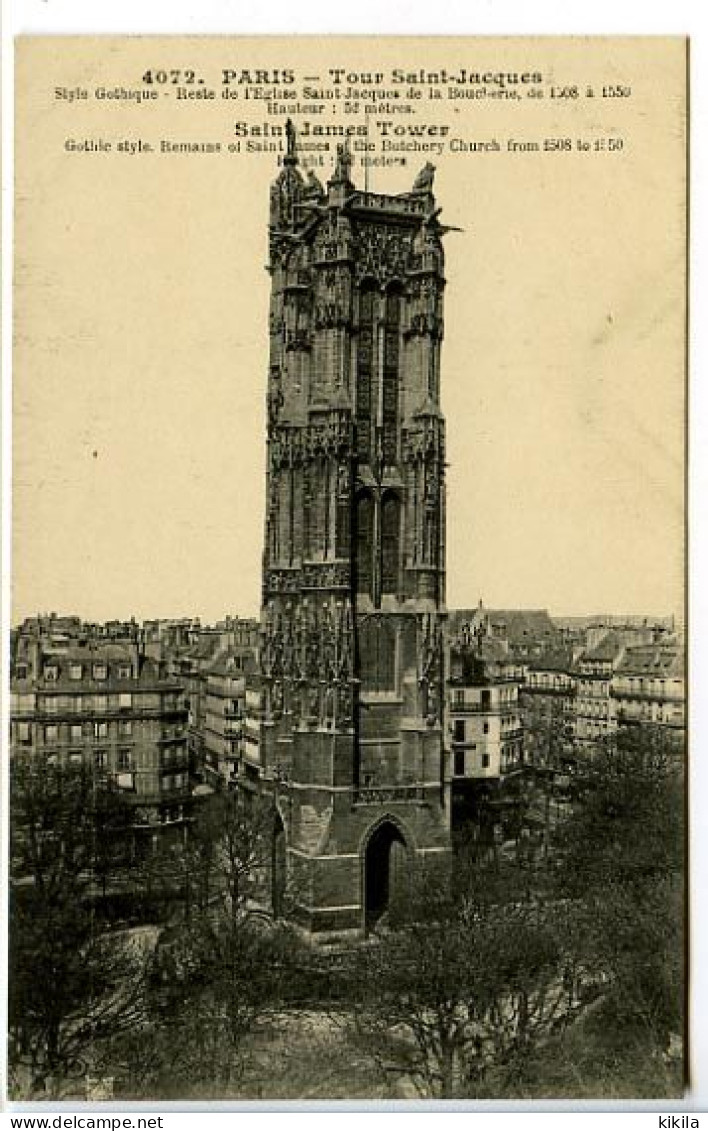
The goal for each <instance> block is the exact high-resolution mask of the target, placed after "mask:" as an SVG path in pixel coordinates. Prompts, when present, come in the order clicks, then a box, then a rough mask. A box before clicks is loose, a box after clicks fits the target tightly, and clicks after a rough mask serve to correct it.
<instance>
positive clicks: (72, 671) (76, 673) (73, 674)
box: [69, 664, 84, 679]
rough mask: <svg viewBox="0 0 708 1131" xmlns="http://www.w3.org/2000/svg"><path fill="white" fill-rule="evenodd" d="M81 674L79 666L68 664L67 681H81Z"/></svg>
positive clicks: (81, 669)
mask: <svg viewBox="0 0 708 1131" xmlns="http://www.w3.org/2000/svg"><path fill="white" fill-rule="evenodd" d="M83 672H84V669H83V668H82V666H81V664H69V679H81V676H82V675H83Z"/></svg>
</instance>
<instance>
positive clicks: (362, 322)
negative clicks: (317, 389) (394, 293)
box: [356, 284, 376, 462]
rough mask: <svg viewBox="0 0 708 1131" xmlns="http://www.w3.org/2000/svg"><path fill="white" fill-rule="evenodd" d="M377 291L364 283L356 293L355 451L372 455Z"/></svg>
mask: <svg viewBox="0 0 708 1131" xmlns="http://www.w3.org/2000/svg"><path fill="white" fill-rule="evenodd" d="M375 311H376V292H375V290H374V286H373V284H366V285H365V286H364V287H363V288H362V290H361V293H360V296H359V340H358V346H357V369H356V372H357V377H356V432H357V455H358V456H359V459H361V460H364V461H365V462H368V461H369V460H370V459H371V422H372V403H373V391H374V328H375V327H374V320H375Z"/></svg>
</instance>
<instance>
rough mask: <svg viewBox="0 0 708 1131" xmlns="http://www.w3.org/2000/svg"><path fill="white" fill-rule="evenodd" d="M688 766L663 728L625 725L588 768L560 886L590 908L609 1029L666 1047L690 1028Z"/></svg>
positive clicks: (561, 844) (564, 833) (562, 850)
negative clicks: (686, 1009)
mask: <svg viewBox="0 0 708 1131" xmlns="http://www.w3.org/2000/svg"><path fill="white" fill-rule="evenodd" d="M683 809H684V794H683V766H682V757H681V752H680V751H679V750H677V749H676V747H675V745H674V744H673V742H672V741H671V740H670V738H669V737H668V736H667V734H666V731H665V729H664V728H662V727H655V726H641V727H637V728H632V730H627V731H622V732H620V733H619V735H617V736H616V737H615V738H614V739H613V740H612V742H610V743H607V744H605V746H604V747H603V748H601V749H600V750H599V752H598V754H597V755H596V757H595V758H594V759H593V760H592V762H591V764H590V765H589V767H588V769H587V774H586V783H585V790H584V796H583V799H582V801H581V802H580V803H579V804H578V805H577V806H576V812H575V814H574V816H573V818H572V819H571V820H570V821H568V822H567V823H566V824H565V825H564V826H563V827H562V828H561V829H560V830H559V834H558V837H557V845H556V847H557V851H558V857H557V886H558V889H559V891H560V893H561V894H562V895H563V896H566V897H571V898H572V899H573V900H575V901H576V903H577V905H578V906H579V908H582V910H583V914H584V918H585V939H586V947H587V950H588V953H589V955H591V956H592V960H593V962H594V963H595V965H596V968H597V969H598V971H601V972H603V974H604V977H605V978H606V981H607V984H608V992H607V997H606V1006H605V1013H606V1017H607V1023H608V1026H613V1027H615V1028H617V1027H620V1028H624V1029H625V1030H632V1029H633V1030H634V1031H635V1032H636V1033H639V1034H642V1033H643V1034H644V1036H645V1038H646V1039H648V1040H649V1041H650V1042H651V1043H653V1044H654V1045H656V1046H658V1048H659V1049H662V1048H664V1047H665V1046H666V1045H667V1043H668V1040H669V1035H670V1033H671V1032H672V1031H673V1032H675V1031H677V1030H678V1031H680V1030H681V1028H682V1024H681V1022H682V984H683V951H684V948H683V918H684V915H683V867H684V839H683Z"/></svg>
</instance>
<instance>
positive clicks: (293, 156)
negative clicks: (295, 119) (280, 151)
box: [283, 118, 297, 165]
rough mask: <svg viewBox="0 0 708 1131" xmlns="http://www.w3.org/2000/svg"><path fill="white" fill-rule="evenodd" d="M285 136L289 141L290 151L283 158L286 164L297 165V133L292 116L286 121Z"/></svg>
mask: <svg viewBox="0 0 708 1131" xmlns="http://www.w3.org/2000/svg"><path fill="white" fill-rule="evenodd" d="M285 136H286V138H287V143H288V152H287V153H286V155H285V157H284V159H283V163H284V164H285V165H297V153H296V152H295V142H296V140H297V133H296V132H295V126H294V125H293V123H292V120H291V119H290V118H288V120H287V122H286V123H285Z"/></svg>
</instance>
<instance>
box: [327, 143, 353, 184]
mask: <svg viewBox="0 0 708 1131" xmlns="http://www.w3.org/2000/svg"><path fill="white" fill-rule="evenodd" d="M351 172H352V155H351V151H350V149H349V138H347V139H346V141H345V142H344V145H338V146H337V163H336V165H335V167H334V176H333V177H332V182H331V183H332V184H351Z"/></svg>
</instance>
